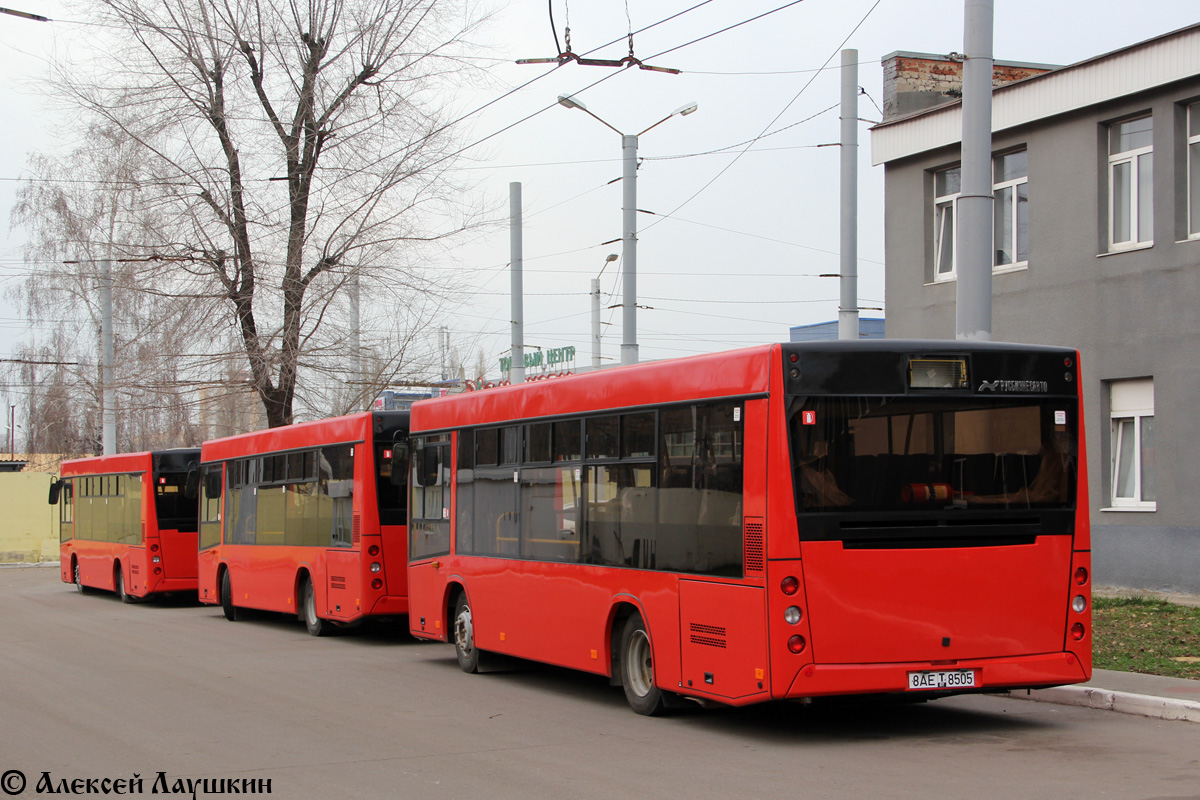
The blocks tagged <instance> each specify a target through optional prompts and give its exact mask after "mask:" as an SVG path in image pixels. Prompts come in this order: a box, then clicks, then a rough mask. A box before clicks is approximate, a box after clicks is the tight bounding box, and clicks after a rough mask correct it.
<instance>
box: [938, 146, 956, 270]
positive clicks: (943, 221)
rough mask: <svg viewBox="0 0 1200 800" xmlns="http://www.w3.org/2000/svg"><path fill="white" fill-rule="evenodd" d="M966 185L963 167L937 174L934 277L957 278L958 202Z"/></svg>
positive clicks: (941, 171) (944, 170)
mask: <svg viewBox="0 0 1200 800" xmlns="http://www.w3.org/2000/svg"><path fill="white" fill-rule="evenodd" d="M961 188H962V167H951V168H950V169H943V170H940V171H939V172H936V173H934V175H933V194H934V199H933V219H934V229H933V279H934V280H935V281H945V280H953V278H954V267H955V257H954V255H955V246H954V245H955V241H954V240H955V237H954V205H955V203H956V202H957V200H958V193H959V190H960V189H961Z"/></svg>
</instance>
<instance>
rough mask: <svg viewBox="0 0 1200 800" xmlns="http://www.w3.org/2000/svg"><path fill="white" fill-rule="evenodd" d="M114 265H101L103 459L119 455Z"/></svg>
mask: <svg viewBox="0 0 1200 800" xmlns="http://www.w3.org/2000/svg"><path fill="white" fill-rule="evenodd" d="M112 286H113V280H112V262H110V261H109V260H108V259H107V258H106V259H103V260H102V261H101V262H100V357H101V367H100V383H101V384H102V385H103V394H102V397H101V401H100V405H101V411H100V416H101V418H102V420H103V424H104V427H103V435H102V443H103V445H104V455H106V456H111V455H113V454H114V453H116V452H117V392H116V389H115V388H114V386H113V309H112Z"/></svg>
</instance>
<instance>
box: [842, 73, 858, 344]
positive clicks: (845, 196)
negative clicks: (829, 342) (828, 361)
mask: <svg viewBox="0 0 1200 800" xmlns="http://www.w3.org/2000/svg"><path fill="white" fill-rule="evenodd" d="M841 149H842V175H841V184H842V186H841V190H842V191H841V195H842V211H841V238H842V242H841V269H840V270H839V272H840V273H841V276H842V277H841V281H840V283H841V290H842V291H841V295H842V296H841V303H840V304H839V306H838V338H839V339H858V51H857V50H843V51H842V148H841Z"/></svg>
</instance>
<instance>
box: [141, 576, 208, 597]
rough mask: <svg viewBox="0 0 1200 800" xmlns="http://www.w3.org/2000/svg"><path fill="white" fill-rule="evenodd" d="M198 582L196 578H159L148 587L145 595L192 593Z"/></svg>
mask: <svg viewBox="0 0 1200 800" xmlns="http://www.w3.org/2000/svg"><path fill="white" fill-rule="evenodd" d="M199 584H200V581H199V580H197V579H196V578H160V579H159V580H158V581H156V582H155V583H154V584H153V585H151V586H150V587H149V591H147V592H146V594H162V593H164V592H194V591H196V589H197V588H198V586H199Z"/></svg>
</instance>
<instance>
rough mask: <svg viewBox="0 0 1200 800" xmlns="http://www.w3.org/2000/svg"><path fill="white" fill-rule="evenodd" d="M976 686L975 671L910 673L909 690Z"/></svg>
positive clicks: (949, 670) (951, 670)
mask: <svg viewBox="0 0 1200 800" xmlns="http://www.w3.org/2000/svg"><path fill="white" fill-rule="evenodd" d="M974 686H975V670H973V669H947V670H939V671H935V672H910V673H908V688H909V690H916V691H921V690H930V689H963V688H972V687H974Z"/></svg>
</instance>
